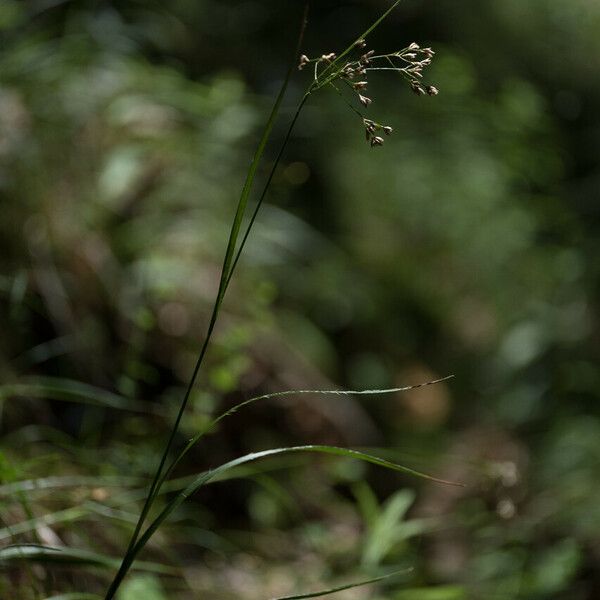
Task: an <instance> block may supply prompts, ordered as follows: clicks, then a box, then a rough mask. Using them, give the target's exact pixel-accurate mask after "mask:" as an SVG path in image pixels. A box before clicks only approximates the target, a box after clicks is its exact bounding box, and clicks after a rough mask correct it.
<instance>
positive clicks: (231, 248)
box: [105, 4, 308, 600]
mask: <svg viewBox="0 0 600 600" xmlns="http://www.w3.org/2000/svg"><path fill="white" fill-rule="evenodd" d="M307 12H308V4H306V5H305V8H304V14H303V17H302V23H301V26H300V33H299V36H298V43H297V47H296V50H295V52H294V57H293V59H292V61H291V62H290V66H289V69H288V71H287V73H286V76H285V79H284V81H283V83H282V85H281V89H280V90H279V93H278V94H277V98H276V99H275V103H274V105H273V108H272V110H271V114H270V115H269V118H268V120H267V123H266V125H265V128H264V130H263V133H262V136H261V139H260V142H259V144H258V147H257V149H256V152H255V153H254V157H253V158H252V162H251V164H250V167H249V169H248V173H247V176H246V180H245V181H244V186H243V188H242V192H241V195H240V199H239V201H238V205H237V209H236V212H235V216H234V218H233V224H232V227H231V231H230V234H229V240H228V242H227V250H226V251H225V258H224V260H223V267H222V270H221V278H220V281H219V290H218V292H217V298H216V300H215V303H214V306H213V310H212V314H211V318H210V321H209V325H208V329H207V332H206V335H205V338H204V342H203V344H202V347H201V349H200V353H199V355H198V359H197V360H196V364H195V366H194V370H193V372H192V376H191V377H190V380H189V383H188V385H187V388H186V391H185V394H184V397H183V400H182V402H181V405H180V407H179V410H178V412H177V416H176V418H175V422H174V424H173V427H172V429H171V433H170V434H169V438H168V440H167V443H166V445H165V448H164V451H163V454H162V457H161V460H160V463H159V465H158V468H157V470H156V473H155V475H154V479H153V481H152V484H151V486H150V490H149V492H148V496H147V497H146V501H145V503H144V506H143V508H142V511H141V513H140V517H139V519H138V523H137V525H136V527H135V530H134V532H133V535H132V536H131V540H130V542H129V546H128V548H127V550H126V553H125V556H124V558H123V562H122V564H121V567H120V568H119V570H118V572H117V574H116V575H115V578H114V580H113V581H112V583H111V585H110V587H109V589H108V591H107V593H106V598H105V600H112V598H113V597H114V595H115V593H116V591H117V589H118V588H119V585H120V584H121V581H122V580H123V578H124V577H125V575H126V573H127V570H128V568H129V566H130V565H131V561H129V560H128V556H129V554H130V552H131V550H132V549H133V547H134V544H135V543H136V540H137V539H138V536H139V534H140V532H141V529H142V527H143V525H144V521H145V520H146V517H147V515H148V512H149V511H150V508H151V506H152V504H153V502H154V499H155V498H156V494H157V493H158V491H159V489H160V485H161V483H162V481H163V479H162V478H161V476H162V474H163V469H164V466H165V463H166V461H167V458H168V456H169V452H170V450H171V447H172V445H173V442H174V440H175V436H176V434H177V431H178V430H179V424H180V423H181V419H182V417H183V414H184V412H185V409H186V407H187V404H188V401H189V398H190V394H191V392H192V389H193V387H194V385H195V383H196V379H197V377H198V373H199V371H200V367H201V366H202V362H203V360H204V356H205V354H206V350H207V349H208V344H209V342H210V339H211V337H212V333H213V330H214V327H215V324H216V322H217V318H218V316H219V311H220V309H221V304H222V302H223V298H224V297H225V292H226V291H227V288H228V286H229V282H230V281H231V275H232V274H233V270H234V269H235V266H236V264H237V259H238V258H239V253H238V255H237V256H236V247H237V241H238V237H239V233H240V228H241V225H242V221H243V218H244V214H245V212H246V207H247V204H248V199H249V197H250V192H251V191H252V186H253V183H254V178H255V176H256V171H257V169H258V166H259V164H260V161H261V158H262V155H263V153H264V151H265V148H266V145H267V142H268V141H269V138H270V137H271V132H272V130H273V126H274V124H275V120H276V118H277V115H278V114H279V109H280V107H281V103H282V101H283V98H284V96H285V93H286V91H287V87H288V84H289V81H290V79H291V77H292V73H293V71H294V67H295V63H296V60H297V56H298V53H299V49H300V45H301V43H302V39H303V37H304V29H305V27H306V18H307ZM303 102H304V100H303V101H302V102H301V104H300V106H299V107H298V109H297V111H296V115H295V116H294V118H293V120H292V123H291V125H290V127H289V129H288V134H287V135H286V138H285V142H284V144H283V146H282V148H281V150H280V152H279V155H278V157H277V160H276V161H275V164H274V165H273V169H272V172H273V173H274V171H275V169H276V167H277V164H278V162H279V159H280V158H281V155H282V154H283V150H284V148H285V146H286V144H287V140H288V139H289V136H290V134H291V131H292V128H293V127H294V124H295V123H296V120H297V118H298V115H299V113H300V110H301V108H302V105H303ZM271 178H272V175H270V176H269V179H268V181H267V185H266V186H265V190H264V191H263V194H262V196H261V198H262V197H264V195H265V194H266V190H267V189H268V186H269V184H270V181H271ZM255 216H256V211H255V215H254V217H255ZM252 223H253V220H251V223H250V226H251V225H252ZM249 232H250V230H249V229H248V230H247V231H246V233H245V234H244V240H243V241H244V242H245V240H246V238H247V237H248V234H249ZM242 248H243V245H242ZM239 252H241V249H240V251H239ZM126 565H127V566H126Z"/></svg>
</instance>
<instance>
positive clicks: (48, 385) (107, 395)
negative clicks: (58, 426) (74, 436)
mask: <svg viewBox="0 0 600 600" xmlns="http://www.w3.org/2000/svg"><path fill="white" fill-rule="evenodd" d="M15 396H16V397H24V396H27V397H33V398H44V399H48V400H62V401H65V402H78V403H81V404H90V405H93V406H102V407H105V408H112V409H117V410H127V411H131V412H144V413H147V412H148V411H152V412H157V413H161V414H162V411H161V409H160V407H158V406H156V405H152V404H151V403H148V402H140V401H137V400H133V399H131V398H126V397H125V396H121V395H119V394H115V393H113V392H109V391H107V390H103V389H102V388H99V387H96V386H93V385H90V384H88V383H82V382H81V381H75V380H73V379H65V378H62V377H32V378H27V379H24V380H22V381H20V382H17V383H10V384H5V385H2V386H0V400H4V399H7V398H12V397H15Z"/></svg>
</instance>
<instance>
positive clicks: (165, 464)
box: [105, 0, 450, 600]
mask: <svg viewBox="0 0 600 600" xmlns="http://www.w3.org/2000/svg"><path fill="white" fill-rule="evenodd" d="M399 3H400V0H397V1H396V2H394V3H393V4H392V5H391V6H390V7H389V9H388V10H386V11H385V12H384V14H382V15H381V16H380V17H379V18H378V19H377V20H376V21H375V22H374V23H373V24H372V25H371V26H370V27H369V28H368V29H367V30H366V31H365V32H364V33H362V34H361V35H360V36H359V37H358V38H357V39H356V40H355V41H354V42H353V43H352V44H350V45H349V46H348V47H347V48H346V49H345V50H344V51H343V52H341V53H339V55H337V54H335V53H327V54H323V55H321V56H320V57H317V58H313V59H311V58H308V57H307V56H306V55H303V54H302V55H301V54H300V49H301V45H302V40H303V34H304V30H305V27H306V23H307V9H306V8H305V11H304V15H303V17H302V24H301V27H300V34H299V37H298V44H297V48H296V50H295V52H294V56H293V59H292V61H291V64H290V67H289V69H288V72H287V75H286V77H285V79H284V82H283V84H282V86H281V89H280V91H279V93H278V95H277V98H276V100H275V103H274V105H273V108H272V110H271V113H270V115H269V118H268V120H267V122H266V125H265V127H264V130H263V132H262V136H261V138H260V141H259V143H258V146H257V149H256V151H255V153H254V157H253V159H252V162H251V164H250V167H249V169H248V172H247V175H246V180H245V182H244V185H243V188H242V191H241V194H240V198H239V201H238V204H237V209H236V212H235V216H234V218H233V221H232V224H231V230H230V233H229V241H228V244H227V249H226V252H225V257H224V260H223V265H222V269H221V277H220V281H219V288H218V292H217V296H216V299H215V302H214V305H213V308H212V313H211V317H210V320H209V324H208V329H207V332H206V336H205V338H204V341H203V343H202V346H201V348H200V351H199V354H198V357H197V360H196V364H195V367H194V369H193V372H192V374H191V377H190V379H189V382H188V385H187V388H186V391H185V394H184V396H183V399H182V401H181V404H180V406H179V410H178V412H177V416H176V418H175V421H174V423H173V426H172V428H171V431H170V434H169V436H168V439H167V441H166V443H165V445H164V449H163V452H162V456H161V458H160V461H159V464H158V467H157V469H156V472H155V474H154V478H153V481H152V483H151V485H150V488H149V490H148V493H147V496H146V498H145V501H144V504H143V508H142V510H141V512H140V515H139V518H138V520H137V523H136V526H135V528H134V530H133V533H132V535H131V539H130V541H129V545H128V547H127V549H126V551H125V553H124V556H123V559H122V562H121V564H120V567H119V569H118V571H117V573H116V575H115V577H114V579H113V581H112V583H111V584H110V587H109V589H108V591H107V593H106V596H105V600H111V599H112V598H114V597H115V594H116V593H117V590H118V589H119V586H120V585H121V583H122V581H123V579H124V578H125V576H126V575H127V573H128V571H129V570H130V569H131V567H132V565H133V563H134V561H135V560H136V558H137V556H138V554H139V553H140V552H141V550H142V549H143V548H144V546H145V545H146V544H147V543H148V541H149V540H150V538H151V537H152V536H153V535H154V533H155V532H156V531H157V530H158V529H159V527H160V526H161V525H162V524H163V522H164V521H165V520H166V519H167V518H168V517H169V515H170V514H171V513H172V512H173V511H174V510H175V509H176V508H177V507H178V506H179V505H180V504H181V503H183V502H184V501H185V500H186V499H187V498H189V497H190V496H191V495H192V494H194V493H195V492H196V491H197V490H198V489H199V488H200V487H202V486H203V485H204V484H206V483H208V482H209V481H210V480H211V479H213V478H214V477H217V476H219V475H222V474H223V473H225V472H227V471H229V470H230V469H233V468H235V467H238V466H240V465H243V464H245V463H249V462H253V461H256V460H260V459H262V458H266V457H269V456H275V455H280V454H287V453H297V452H317V453H324V454H332V455H337V456H345V457H350V458H354V459H358V460H362V461H366V462H370V463H372V464H376V465H378V466H381V467H385V468H388V469H392V470H396V471H401V472H403V473H408V474H411V475H415V476H418V477H424V478H427V479H430V480H434V481H439V482H442V480H439V479H436V478H434V477H431V476H429V475H426V474H424V473H421V472H418V471H414V470H412V469H410V468H407V467H404V466H402V465H398V464H395V463H392V462H389V461H387V460H383V459H381V458H378V457H376V456H372V455H369V454H365V453H362V452H358V451H355V450H350V449H346V448H338V447H333V446H324V445H307V446H294V447H285V448H275V449H269V450H263V451H261V452H254V453H251V454H247V455H245V456H242V457H239V458H236V459H234V460H231V461H229V462H227V463H225V464H222V465H220V466H218V467H216V468H214V469H212V470H210V471H206V472H203V473H200V474H199V475H197V476H196V477H195V478H194V479H193V480H192V481H191V482H190V483H189V484H188V485H187V486H186V487H185V488H184V489H183V490H181V491H179V492H178V493H177V494H176V495H175V497H173V498H172V499H170V500H169V501H168V502H167V503H166V504H165V506H164V508H163V509H162V510H161V511H160V512H159V514H158V515H156V516H155V517H154V518H153V519H152V520H151V521H150V522H149V523H147V521H148V516H149V513H150V511H151V509H152V507H153V505H154V503H155V501H156V499H157V497H158V496H159V494H160V493H161V490H162V489H163V486H164V484H165V483H166V482H167V480H168V479H169V477H170V475H171V473H172V472H173V470H174V469H175V467H176V466H177V465H178V464H179V462H180V461H181V459H182V458H183V457H184V456H185V455H186V454H187V452H188V451H189V450H190V449H191V448H192V447H193V446H194V445H195V444H196V443H198V441H199V440H200V439H201V438H202V436H203V435H204V434H205V433H206V432H207V431H208V430H210V429H211V428H212V427H214V426H215V425H216V424H217V423H218V422H219V421H221V420H222V419H223V418H225V417H227V416H228V415H230V414H232V413H233V412H235V411H236V410H238V409H239V408H241V407H243V406H245V405H247V404H250V403H252V402H255V401H258V400H261V399H267V398H274V397H279V396H283V395H289V394H300V393H314V394H378V393H392V392H400V391H405V390H407V389H411V387H415V386H411V387H404V388H394V389H385V390H361V391H340V390H291V391H284V392H278V393H274V394H267V395H264V396H259V397H256V398H252V399H250V400H246V401H245V402H242V403H240V404H238V405H237V406H236V407H234V408H233V409H231V410H229V411H227V412H225V413H223V414H222V415H221V416H219V417H217V418H216V419H215V420H214V421H212V423H211V424H210V425H209V426H208V427H207V428H205V429H204V430H203V431H201V432H199V433H198V434H196V435H195V436H194V437H193V438H192V439H191V440H190V441H189V442H188V443H187V444H186V445H185V446H184V447H183V448H182V449H181V450H180V451H179V452H178V453H177V454H176V456H175V457H174V458H171V460H170V461H169V459H170V457H171V453H172V449H173V445H174V443H175V439H176V437H177V433H178V431H179V427H180V424H181V420H182V418H183V416H184V413H185V410H186V407H187V405H188V402H189V399H190V395H191V392H192V390H193V388H194V386H195V384H196V380H197V377H198V374H199V372H200V370H201V367H202V364H203V361H204V358H205V356H206V353H207V351H208V348H209V346H210V341H211V337H212V334H213V331H214V328H215V325H216V323H217V320H218V317H219V313H220V310H221V307H222V305H223V301H224V298H225V294H226V292H227V289H228V287H229V284H230V282H231V279H232V277H233V275H234V273H235V270H236V267H237V266H238V263H239V259H240V257H241V255H242V252H243V249H244V246H245V244H246V241H247V240H248V236H249V235H250V232H251V230H252V227H253V225H254V223H255V220H256V218H257V215H258V213H259V210H260V207H261V205H262V203H263V201H264V199H265V196H266V194H267V192H268V190H269V187H270V185H271V181H272V179H273V176H274V174H275V172H276V169H277V167H278V165H279V162H280V160H281V157H282V155H283V153H284V151H285V148H286V146H287V144H288V142H289V139H290V137H291V135H292V131H293V129H294V127H295V126H296V123H297V121H298V119H299V117H300V114H301V112H302V109H303V108H304V106H305V105H306V103H307V101H308V100H309V98H311V97H312V96H313V95H314V94H315V93H317V92H319V91H321V90H323V89H331V90H333V91H335V92H336V93H337V94H339V95H340V96H341V97H342V98H343V100H344V102H345V103H346V104H347V106H348V107H349V108H350V109H351V110H352V111H353V113H354V114H356V115H357V116H358V117H359V118H360V119H361V127H363V128H364V132H365V137H366V140H367V142H368V143H369V144H370V145H371V147H377V146H382V145H383V143H384V137H383V136H384V135H390V134H391V133H392V127H391V126H389V125H383V124H381V123H379V122H377V121H376V120H373V119H370V118H368V117H367V116H366V114H365V113H364V110H365V109H367V108H368V107H369V105H370V104H371V102H372V100H371V98H369V97H368V96H367V95H366V90H367V86H368V75H369V73H370V72H372V71H392V72H396V73H397V74H399V75H401V76H402V77H404V78H405V79H406V80H407V81H408V83H409V85H410V88H411V89H412V90H413V91H414V92H415V93H416V94H419V95H430V96H433V95H436V94H437V89H436V88H435V87H433V86H429V85H424V84H423V83H422V77H423V73H422V71H423V69H424V68H425V67H426V66H427V65H428V64H429V63H430V62H431V58H432V56H433V54H434V53H433V51H432V50H431V49H430V48H421V47H420V46H419V45H418V44H416V43H414V42H413V43H411V44H409V45H408V46H407V47H405V48H403V49H401V50H395V51H393V52H389V53H384V54H376V53H375V51H373V50H367V40H368V36H369V35H370V34H371V33H372V32H373V31H374V30H375V28H376V27H377V26H379V24H380V23H381V22H382V21H383V20H384V19H385V18H386V17H387V16H388V15H389V14H390V13H391V12H392V11H393V10H394V9H395V8H396V6H398V4H399ZM296 65H298V69H300V70H302V69H304V68H305V67H307V66H311V67H312V72H313V79H312V81H311V82H310V84H309V85H308V87H307V90H306V92H305V93H304V95H303V96H302V98H301V100H300V102H299V104H298V106H297V107H296V110H295V112H294V114H293V117H292V119H291V121H290V123H289V125H288V128H287V131H286V134H285V136H284V138H283V141H282V143H281V145H280V148H279V151H278V153H277V154H276V158H275V161H274V162H273V165H272V167H271V169H270V171H269V173H268V176H267V178H266V181H265V183H264V186H263V188H262V191H261V193H260V195H259V197H258V200H257V202H256V204H255V207H254V209H253V210H252V212H251V214H250V215H249V218H247V213H248V204H249V200H250V197H251V193H252V190H253V186H254V183H255V179H256V175H257V172H258V169H259V165H260V163H261V159H262V157H263V154H264V152H265V148H266V146H267V143H268V141H269V139H270V137H271V134H272V131H273V126H274V124H275V121H276V119H277V116H278V113H279V110H280V107H281V105H282V102H283V98H284V95H285V93H286V90H287V87H288V83H289V81H290V78H291V76H292V74H293V72H294V71H295V70H296ZM246 219H247V222H246V225H245V227H243V225H244V222H245V220H246ZM438 381H439V380H438ZM429 383H436V382H428V383H426V384H423V385H428V384H429ZM443 483H450V482H443ZM379 579H381V578H377V579H370V580H368V581H363V582H359V583H353V584H348V585H345V586H342V587H336V588H331V589H329V590H324V591H321V592H313V593H308V594H303V595H298V596H290V597H288V598H289V599H291V598H309V597H316V596H319V595H325V594H327V593H333V592H335V591H341V590H342V589H347V588H349V587H354V586H356V585H362V584H365V583H369V582H374V581H376V580H379Z"/></svg>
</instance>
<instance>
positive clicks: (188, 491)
mask: <svg viewBox="0 0 600 600" xmlns="http://www.w3.org/2000/svg"><path fill="white" fill-rule="evenodd" d="M295 452H317V453H321V454H332V455H335V456H343V457H347V458H354V459H358V460H362V461H364V462H369V463H372V464H374V465H377V466H380V467H385V468H387V469H390V470H393V471H399V472H401V473H405V474H407V475H413V476H415V477H421V478H423V479H427V480H429V481H434V482H436V483H443V484H446V485H454V486H462V484H460V483H455V482H452V481H446V480H444V479H438V478H436V477H432V476H430V475H427V474H425V473H421V472H420V471H415V470H414V469H410V468H409V467H404V466H402V465H399V464H396V463H393V462H390V461H388V460H385V459H383V458H379V457H377V456H373V455H371V454H365V453H364V452H359V451H358V450H350V449H348V448H339V447H337V446H324V445H308V446H290V447H287V448H272V449H270V450H262V451H260V452H252V453H250V454H246V455H244V456H241V457H238V458H235V459H233V460H231V461H229V462H227V463H224V464H222V465H220V466H219V467H217V468H216V469H213V470H210V471H205V472H203V473H200V474H199V475H198V477H196V479H194V481H192V483H190V484H189V485H188V486H187V487H186V488H185V489H184V490H182V491H181V492H179V494H177V496H175V498H173V499H172V500H171V501H170V502H169V503H168V504H167V505H166V506H165V507H164V508H163V510H162V511H161V512H160V513H159V515H158V516H157V517H156V518H155V519H154V521H152V523H151V524H150V525H149V526H148V528H147V529H146V531H145V532H144V533H143V534H142V535H141V536H140V538H139V540H138V541H137V542H136V544H135V545H134V546H133V548H132V549H131V551H130V552H129V553H128V554H127V556H126V557H125V559H124V564H125V565H126V567H125V570H127V569H128V567H129V565H131V564H132V563H133V561H134V560H135V557H136V556H137V554H138V553H139V552H140V551H141V550H142V548H143V547H144V546H145V545H146V544H147V543H148V541H149V540H150V538H151V537H152V536H153V535H154V533H155V532H156V530H157V529H158V528H159V527H160V526H161V525H162V523H163V522H164V521H165V520H166V519H167V517H168V516H169V515H170V514H171V513H172V512H173V511H174V510H175V509H176V508H177V507H178V506H180V505H181V504H182V503H183V502H184V501H185V500H187V498H189V497H190V496H191V495H192V494H194V493H195V492H197V491H198V490H199V489H200V488H201V487H202V486H203V485H205V484H206V483H207V482H208V481H210V480H211V479H213V478H215V477H217V476H218V475H221V474H223V473H225V472H227V471H229V470H231V469H233V468H235V467H238V466H240V465H243V464H246V463H250V462H254V461H256V460H260V459H263V458H267V457H269V456H276V455H280V454H289V453H295Z"/></svg>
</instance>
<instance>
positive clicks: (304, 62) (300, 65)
mask: <svg viewBox="0 0 600 600" xmlns="http://www.w3.org/2000/svg"><path fill="white" fill-rule="evenodd" d="M309 62H310V60H309V58H308V56H306V54H302V55H301V56H300V62H299V63H298V71H302V69H304V67H305V66H306V65H307V64H308V63H309Z"/></svg>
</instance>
